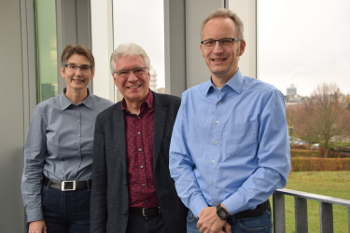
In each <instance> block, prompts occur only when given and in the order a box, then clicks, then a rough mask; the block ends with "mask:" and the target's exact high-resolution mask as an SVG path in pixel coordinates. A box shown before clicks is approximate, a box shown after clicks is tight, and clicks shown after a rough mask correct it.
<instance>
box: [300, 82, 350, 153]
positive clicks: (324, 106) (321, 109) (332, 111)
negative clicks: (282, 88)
mask: <svg viewBox="0 0 350 233" xmlns="http://www.w3.org/2000/svg"><path fill="white" fill-rule="evenodd" d="M346 108H347V101H346V98H345V96H344V95H342V94H341V92H340V90H339V88H338V86H337V85H336V84H325V83H324V84H322V85H319V86H317V88H316V89H315V90H314V91H313V93H312V94H311V97H310V98H308V99H306V100H305V101H303V102H302V103H301V104H299V106H298V114H296V117H295V127H294V130H295V132H296V133H298V134H299V135H302V136H303V138H304V139H305V140H307V141H309V142H310V141H314V140H319V141H321V142H322V144H323V145H324V148H325V150H324V151H325V152H324V157H328V149H329V142H330V140H331V138H332V137H334V136H341V135H344V133H345V132H346V131H348V127H349V119H348V118H347V117H346V116H347V114H348V110H347V109H346Z"/></svg>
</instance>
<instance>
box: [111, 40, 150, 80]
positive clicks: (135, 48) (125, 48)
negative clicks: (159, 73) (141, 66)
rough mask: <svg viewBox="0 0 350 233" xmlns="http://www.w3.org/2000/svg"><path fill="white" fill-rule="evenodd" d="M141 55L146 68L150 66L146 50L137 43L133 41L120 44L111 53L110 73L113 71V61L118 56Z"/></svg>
mask: <svg viewBox="0 0 350 233" xmlns="http://www.w3.org/2000/svg"><path fill="white" fill-rule="evenodd" d="M124 56H128V57H134V56H141V57H143V60H144V61H145V64H146V66H147V68H150V60H149V57H148V55H147V53H146V51H145V50H144V49H143V48H142V47H141V46H139V45H137V44H134V43H127V44H120V45H119V46H118V47H117V48H116V49H115V50H114V51H113V53H112V55H111V64H110V65H111V73H112V74H113V72H115V69H116V67H115V61H116V60H117V59H118V58H120V57H124Z"/></svg>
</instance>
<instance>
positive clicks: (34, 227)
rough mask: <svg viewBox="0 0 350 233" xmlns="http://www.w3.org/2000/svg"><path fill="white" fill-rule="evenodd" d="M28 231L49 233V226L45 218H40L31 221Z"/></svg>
mask: <svg viewBox="0 0 350 233" xmlns="http://www.w3.org/2000/svg"><path fill="white" fill-rule="evenodd" d="M28 233H47V228H46V224H45V221H44V220H38V221H34V222H31V223H29V231H28Z"/></svg>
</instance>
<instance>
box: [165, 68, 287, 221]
mask: <svg viewBox="0 0 350 233" xmlns="http://www.w3.org/2000/svg"><path fill="white" fill-rule="evenodd" d="M289 153H290V152H289V140H288V127H287V123H286V116H285V106H284V99H283V96H282V94H281V92H280V91H279V90H277V89H276V88H275V87H273V86H272V85H269V84H267V83H264V82H261V81H259V80H256V79H253V78H249V77H246V76H243V75H242V73H241V72H240V70H238V71H237V72H236V74H235V75H234V76H233V77H232V78H231V79H230V80H229V81H228V82H227V83H226V85H224V86H223V87H222V88H221V90H220V91H219V90H217V89H216V88H215V87H214V86H213V84H212V82H211V81H207V82H205V83H202V84H200V85H198V86H196V87H193V88H190V89H189V90H187V91H185V92H184V93H183V95H182V100H181V106H180V109H179V111H178V114H177V118H176V122H175V125H174V129H173V135H172V138H171V145H170V172H171V176H172V177H173V178H174V180H175V186H176V190H177V193H178V195H179V197H180V198H181V199H182V201H183V202H184V204H185V205H186V206H187V207H188V208H189V209H191V211H192V212H193V213H194V214H195V216H198V214H199V213H200V211H201V210H202V209H203V208H204V207H208V206H215V205H218V204H220V203H223V204H224V205H225V206H226V207H227V209H228V210H229V212H230V213H231V214H235V213H238V212H240V211H243V210H247V209H253V208H255V207H256V206H257V205H258V204H260V203H262V202H264V201H266V200H267V198H268V197H269V196H270V195H271V194H272V193H273V192H274V191H275V190H276V189H277V188H282V187H284V186H285V184H286V180H287V177H288V174H289V169H290V154H289Z"/></svg>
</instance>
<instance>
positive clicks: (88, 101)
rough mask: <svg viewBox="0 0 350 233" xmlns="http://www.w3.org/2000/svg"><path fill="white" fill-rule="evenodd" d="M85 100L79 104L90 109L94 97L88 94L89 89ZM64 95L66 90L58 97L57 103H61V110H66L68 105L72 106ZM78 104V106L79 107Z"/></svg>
mask: <svg viewBox="0 0 350 233" xmlns="http://www.w3.org/2000/svg"><path fill="white" fill-rule="evenodd" d="M87 91H88V96H87V98H86V99H85V100H84V101H83V102H81V103H80V104H84V105H85V106H86V107H88V108H90V109H92V106H93V103H94V96H93V94H91V93H90V91H89V89H88V90H87ZM64 93H66V88H64V89H63V93H62V94H61V95H60V97H59V101H60V102H61V106H62V110H66V109H67V108H68V107H69V106H70V105H72V104H73V105H74V103H72V102H71V101H70V100H69V99H67V97H66V96H65V95H64ZM80 104H78V105H80Z"/></svg>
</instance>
